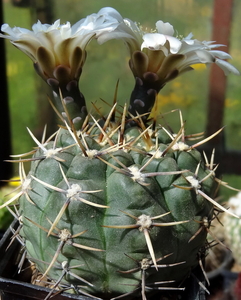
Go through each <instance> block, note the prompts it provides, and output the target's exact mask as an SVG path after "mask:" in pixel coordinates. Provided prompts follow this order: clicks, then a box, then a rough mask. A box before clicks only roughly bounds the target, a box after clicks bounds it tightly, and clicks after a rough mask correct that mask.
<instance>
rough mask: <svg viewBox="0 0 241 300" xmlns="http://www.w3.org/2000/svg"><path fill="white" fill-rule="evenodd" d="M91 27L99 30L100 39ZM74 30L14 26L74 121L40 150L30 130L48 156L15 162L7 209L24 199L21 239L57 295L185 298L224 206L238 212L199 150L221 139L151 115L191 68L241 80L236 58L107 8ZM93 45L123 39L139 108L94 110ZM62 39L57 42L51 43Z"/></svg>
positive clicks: (37, 153) (63, 112) (59, 107)
mask: <svg viewBox="0 0 241 300" xmlns="http://www.w3.org/2000/svg"><path fill="white" fill-rule="evenodd" d="M88 22H91V24H92V25H93V24H96V26H90V27H91V29H90V30H89V31H88V30H87V29H86V28H89V27H88V26H86V24H87V23H88ZM69 26H70V24H66V25H60V24H59V22H58V21H56V22H55V23H54V24H53V25H52V26H50V25H42V24H40V23H37V24H35V27H34V28H33V29H34V32H35V33H36V32H37V34H36V36H34V34H32V32H31V34H30V33H29V37H28V38H26V32H25V31H24V32H22V31H21V30H20V29H16V28H15V29H10V28H9V26H8V25H6V24H5V25H3V26H2V31H5V32H6V33H8V34H9V36H5V35H4V36H3V35H1V36H2V37H7V38H10V39H11V41H12V43H13V44H14V45H15V46H17V47H18V48H19V49H20V50H22V51H24V52H25V53H26V54H27V55H29V56H30V58H31V59H32V60H33V61H34V65H35V69H36V70H37V72H38V74H39V75H41V77H42V78H43V79H44V80H45V81H46V82H47V83H48V84H49V85H50V86H51V87H52V88H53V92H54V100H55V102H54V103H52V106H53V107H54V109H55V111H56V112H57V115H58V116H59V118H60V120H61V123H62V125H61V126H60V128H59V130H58V131H57V132H56V133H55V134H53V135H52V136H51V137H50V138H48V139H47V140H46V138H45V133H44V134H43V138H42V141H38V140H37V139H36V137H35V136H34V135H33V133H32V132H31V131H30V130H28V131H29V133H30V135H31V137H32V138H33V140H34V141H35V143H36V145H37V148H35V149H34V150H33V151H31V152H29V153H27V154H23V155H19V156H18V158H17V159H16V160H15V162H18V163H19V170H20V171H19V173H20V178H21V187H20V191H19V193H17V194H16V195H15V196H14V197H13V198H12V199H10V200H9V201H7V202H6V203H5V204H4V205H2V207H4V206H9V205H10V206H11V204H13V203H15V202H14V201H15V200H16V199H18V210H17V217H18V219H19V221H20V228H19V239H21V241H22V243H23V244H24V247H25V248H26V252H27V257H28V259H29V260H30V261H31V262H33V263H35V265H36V266H37V268H38V270H39V272H40V273H41V274H42V278H48V280H49V281H51V282H53V283H54V288H59V289H66V288H69V289H70V290H71V291H72V292H73V293H78V294H84V295H89V296H91V297H93V298H96V297H97V298H98V299H99V298H101V299H117V298H118V299H119V298H122V297H123V298H124V297H128V299H130V298H131V297H134V296H136V295H140V296H141V297H142V299H143V300H144V299H147V297H149V294H152V293H155V292H157V291H160V290H162V289H169V290H175V289H176V290H183V289H184V288H185V286H183V285H182V283H183V282H184V280H185V279H186V278H188V277H189V276H191V274H192V271H193V269H194V268H195V267H196V266H198V265H199V264H200V263H201V260H202V258H203V257H204V256H205V252H206V248H207V245H206V236H207V232H208V228H209V227H210V224H211V221H212V218H213V214H214V209H216V208H218V209H219V210H222V211H225V212H227V213H229V214H232V213H231V212H229V211H228V210H226V209H225V208H223V207H222V206H221V205H220V204H218V203H217V202H216V201H215V199H214V198H215V191H216V185H217V184H218V183H220V182H221V181H218V179H216V177H215V170H216V167H215V168H214V164H213V160H211V161H210V162H208V160H207V159H206V161H205V160H203V158H202V155H201V153H200V152H199V151H198V150H197V147H198V146H200V145H201V144H203V143H205V142H207V141H208V140H209V139H210V138H212V136H211V137H209V138H205V139H203V140H201V141H199V142H196V143H195V144H191V142H190V141H191V140H192V139H193V138H198V137H200V135H199V134H196V135H193V136H192V135H190V136H186V135H185V130H184V127H185V126H184V125H185V124H184V122H183V121H182V114H181V112H180V114H179V116H180V130H179V131H178V132H177V133H173V132H172V131H171V130H170V128H169V127H168V126H166V127H165V126H163V125H161V124H158V123H157V117H156V116H155V113H154V117H152V118H151V117H150V113H151V111H152V109H153V106H154V105H155V99H156V95H157V93H158V92H159V91H160V90H161V88H162V87H163V86H164V85H165V84H166V83H167V82H168V81H170V80H173V79H174V78H176V77H177V76H179V75H180V74H182V73H183V72H184V71H188V70H191V67H190V65H191V64H195V63H211V62H215V63H217V64H218V65H219V66H221V67H222V68H223V69H224V71H225V72H226V73H228V72H230V71H231V72H233V73H235V74H238V71H237V70H236V69H235V68H234V67H232V66H231V65H230V64H228V63H227V62H226V63H224V62H223V61H222V60H221V59H220V57H221V58H227V57H229V56H228V54H226V53H224V52H221V51H219V52H218V51H214V50H212V49H213V48H215V45H212V44H211V43H207V42H203V43H201V42H199V41H197V40H192V37H191V36H190V35H189V36H188V37H187V38H185V39H182V40H180V39H178V38H176V37H173V33H174V30H173V28H172V26H171V25H170V24H169V23H163V22H162V21H159V22H157V32H156V33H143V32H142V31H141V29H140V28H139V27H138V26H137V25H136V24H135V23H133V22H132V21H131V20H128V19H123V18H122V17H121V16H120V15H119V13H118V12H116V11H115V10H114V9H111V8H104V9H102V10H101V11H100V12H99V13H98V14H93V15H91V16H89V17H87V18H86V19H83V20H81V21H79V22H78V23H76V24H75V25H74V26H73V27H72V29H70V27H69ZM98 26H99V27H98ZM71 30H72V31H71ZM162 31H163V33H162ZM165 31H166V32H165ZM67 33H68V34H67ZM46 36H47V37H48V39H46ZM156 36H158V37H159V38H161V39H158V43H156V40H155V37H156ZM36 37H37V38H36ZM70 37H71V38H70ZM92 38H96V39H97V40H98V42H99V43H103V42H105V41H107V40H109V39H111V38H121V39H123V40H124V42H125V43H126V44H127V45H128V46H129V50H130V53H131V58H130V67H131V70H132V72H133V75H134V77H135V80H136V84H135V87H134V90H133V92H132V94H131V97H130V104H129V106H128V107H127V105H125V106H124V108H123V109H121V108H119V107H118V106H117V103H116V96H115V98H114V104H113V106H112V108H111V110H110V112H109V114H108V115H107V116H106V117H102V116H99V117H94V116H93V115H92V114H90V113H88V112H87V108H86V104H85V99H84V96H83V95H82V94H81V92H80V91H79V88H78V80H79V77H80V74H81V72H82V67H83V65H84V62H85V58H86V50H85V48H86V46H87V43H88V42H89V41H90V40H91V39H92ZM51 39H52V40H53V41H54V42H55V43H52V44H51V45H49V44H48V42H47V40H51ZM58 39H59V40H58ZM61 39H62V40H61ZM150 41H151V42H150ZM57 42H58V43H57ZM148 42H150V44H148ZM141 43H142V44H141ZM56 44H57V46H56ZM53 45H55V46H54V47H53ZM64 49H65V53H64V51H63V50H64ZM66 51H67V59H66ZM221 61H222V63H221ZM116 93H117V89H116ZM218 133H219V132H217V133H214V135H215V134H218ZM29 155H32V157H27V158H26V156H29ZM26 161H31V169H30V171H29V173H28V174H26V173H25V170H24V163H25V162H26ZM49 297H50V295H49Z"/></svg>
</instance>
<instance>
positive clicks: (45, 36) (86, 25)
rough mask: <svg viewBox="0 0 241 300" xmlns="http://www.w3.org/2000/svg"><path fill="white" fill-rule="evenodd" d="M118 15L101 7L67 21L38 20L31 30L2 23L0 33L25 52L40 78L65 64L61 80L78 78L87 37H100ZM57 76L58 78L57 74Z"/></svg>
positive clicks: (113, 23)
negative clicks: (95, 12)
mask: <svg viewBox="0 0 241 300" xmlns="http://www.w3.org/2000/svg"><path fill="white" fill-rule="evenodd" d="M117 17H118V15H117V14H116V12H115V10H113V9H112V8H108V7H107V8H103V9H101V10H100V11H99V12H98V13H97V14H92V15H89V16H87V17H86V18H84V19H81V20H80V21H78V22H77V23H76V24H74V25H73V26H72V27H71V24H70V23H69V22H67V23H66V24H62V25H61V24H60V20H57V21H55V22H54V24H52V25H49V24H42V23H41V22H40V21H38V22H37V23H36V24H34V25H33V27H32V31H31V30H28V29H25V28H20V27H14V28H11V27H10V26H9V25H8V24H3V25H2V27H1V30H2V32H4V33H6V34H7V35H3V34H0V37H3V38H7V39H10V40H11V42H12V44H13V45H15V46H16V47H17V48H19V49H20V50H21V51H23V52H24V53H25V54H27V55H28V56H29V57H30V58H31V59H32V60H33V62H34V63H35V64H36V66H37V71H38V73H39V74H40V75H41V76H42V77H43V78H44V79H48V78H56V75H57V74H55V69H56V67H58V66H63V67H65V68H66V72H65V73H66V74H65V77H66V78H65V80H67V81H70V80H71V79H78V78H79V76H80V73H81V68H82V66H83V64H84V61H85V59H86V53H85V48H86V45H87V44H88V43H89V42H90V40H91V39H93V38H97V39H100V40H101V39H104V37H105V35H106V34H108V33H109V32H111V31H113V30H114V29H116V27H117V26H118V25H119V22H118V20H117ZM59 79H60V78H59Z"/></svg>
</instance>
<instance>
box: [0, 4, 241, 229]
mask: <svg viewBox="0 0 241 300" xmlns="http://www.w3.org/2000/svg"><path fill="white" fill-rule="evenodd" d="M12 2H13V1H10V0H5V1H4V22H5V23H8V24H9V25H10V26H11V27H13V26H18V27H24V28H29V29H30V28H31V26H32V23H35V22H36V21H37V20H36V18H35V14H34V13H33V10H31V9H30V8H29V7H25V8H24V7H21V8H20V7H17V6H13V4H12ZM14 2H15V3H17V2H18V1H17V0H15V1H14ZM49 4H51V5H52V14H53V20H56V19H61V23H64V22H66V21H70V22H71V24H74V23H75V22H77V21H78V20H79V19H81V18H84V17H85V16H87V15H88V14H91V13H95V12H97V11H98V10H99V9H100V8H102V7H104V6H112V7H114V8H116V9H117V10H118V11H119V12H120V13H121V14H122V16H123V17H126V18H130V19H132V20H133V21H136V22H138V23H140V24H141V25H142V26H143V27H144V28H145V27H147V28H153V29H154V28H155V23H156V21H157V20H163V21H164V22H170V23H171V24H172V25H173V26H174V28H175V30H176V32H177V33H178V35H183V36H186V35H188V34H189V33H190V32H192V33H193V34H194V38H197V39H198V40H210V39H211V35H212V13H213V1H211V0H202V1H200V0H174V1H170V0H136V1H130V0H119V1H115V0H98V1H96V0H88V1H86V0H56V1H51V0H50V1H49ZM240 16H241V1H239V0H236V1H234V7H233V20H232V29H231V47H230V50H229V53H230V54H231V55H232V56H233V60H232V64H233V65H234V66H235V67H236V68H237V69H239V70H241V51H240V49H241V31H240ZM217 42H218V41H217ZM6 51H7V76H8V88H9V103H10V117H11V132H12V153H13V154H18V153H24V152H28V151H29V150H30V149H32V147H33V146H34V144H33V142H32V140H31V138H30V137H29V135H28V133H27V130H26V127H29V128H30V129H31V130H32V131H33V132H34V133H35V134H36V135H37V136H38V135H40V132H41V131H42V130H43V126H44V123H46V122H48V123H51V120H50V119H52V118H53V117H52V114H50V115H49V116H47V117H46V111H44V109H43V106H44V105H45V99H46V103H47V94H48V93H49V91H48V90H47V89H45V88H44V86H43V84H42V83H41V79H40V78H38V76H37V75H36V74H35V73H34V70H33V68H32V63H31V61H30V59H29V58H28V57H27V56H25V55H24V54H23V53H21V52H20V51H19V50H17V49H16V48H15V47H13V46H12V45H11V44H10V43H9V42H8V41H6ZM87 51H88V57H87V61H86V64H85V66H84V70H83V74H82V76H81V79H80V87H81V91H82V92H83V94H84V95H85V98H86V100H87V102H88V106H89V107H90V106H91V102H97V106H98V107H103V109H104V110H105V106H104V105H103V103H102V102H101V101H100V100H99V99H100V98H102V99H104V100H105V101H107V102H109V103H111V102H112V99H113V94H114V89H115V85H116V82H117V80H118V79H119V80H120V83H119V90H118V100H119V102H120V103H121V104H123V103H125V102H126V101H128V98H129V95H130V93H131V90H132V88H133V85H134V78H133V77H132V74H131V72H130V71H129V67H128V52H127V49H126V48H125V46H124V44H123V43H122V42H121V41H109V42H107V43H106V44H104V45H101V46H99V45H97V43H96V42H95V41H93V42H91V44H90V45H89V46H88V48H87ZM224 51H225V48H224ZM208 81H209V70H208V69H207V68H205V67H200V66H197V68H196V71H195V72H189V73H187V74H185V75H183V76H181V77H178V78H177V79H176V80H174V81H173V82H171V83H170V84H168V85H167V86H166V87H164V89H163V90H162V91H161V94H160V97H159V100H160V101H159V105H160V109H161V112H162V113H165V112H168V111H170V110H172V109H175V108H180V109H181V110H182V112H183V116H184V119H185V120H186V121H187V134H190V133H195V132H201V131H204V130H205V125H206V122H207V113H206V111H207V98H208V97H207V96H208ZM41 89H42V90H41ZM240 90H241V89H240V77H238V76H234V75H230V76H229V77H228V87H227V94H226V102H225V118H224V125H226V128H225V139H226V146H227V147H228V148H231V149H236V150H241V143H240V140H241V122H240V113H241V95H240ZM41 93H42V96H41V97H40V95H39V94H41ZM39 98H41V99H39ZM42 101H43V102H42ZM172 115H173V117H170V124H173V126H174V128H175V126H178V125H179V121H178V115H177V114H172ZM52 121H53V120H52ZM214 121H215V120H214ZM176 128H178V127H176ZM237 163H241V162H237ZM17 173H18V170H17V168H16V170H15V172H14V175H17ZM223 180H225V181H229V182H230V184H231V185H234V186H235V187H239V188H241V176H236V175H225V176H224V177H223ZM220 194H221V196H223V198H224V199H227V198H228V197H229V196H230V195H233V194H235V192H234V191H230V190H227V189H221V193H220ZM0 213H1V212H0ZM0 219H1V215H0ZM0 227H1V225H0Z"/></svg>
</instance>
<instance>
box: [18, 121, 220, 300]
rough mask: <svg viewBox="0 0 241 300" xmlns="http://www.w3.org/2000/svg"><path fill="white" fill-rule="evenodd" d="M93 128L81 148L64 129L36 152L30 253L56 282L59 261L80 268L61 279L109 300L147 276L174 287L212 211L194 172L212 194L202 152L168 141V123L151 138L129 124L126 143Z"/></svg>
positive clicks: (25, 231)
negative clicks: (197, 186)
mask: <svg viewBox="0 0 241 300" xmlns="http://www.w3.org/2000/svg"><path fill="white" fill-rule="evenodd" d="M93 132H95V133H92V132H90V133H88V134H86V133H85V134H83V135H82V137H80V138H78V137H77V139H79V142H78V143H77V144H76V140H75V139H76V138H75V139H73V138H72V136H71V134H70V133H69V132H68V130H64V129H61V130H60V131H59V132H58V134H57V136H56V138H55V142H49V143H48V144H47V145H44V147H45V150H43V149H41V148H40V149H38V150H37V151H36V153H35V154H34V157H33V161H32V166H31V171H30V173H29V175H28V176H27V177H26V179H25V181H27V182H28V183H29V185H28V192H27V195H28V196H27V197H26V195H23V196H22V197H21V198H20V213H21V215H22V216H23V225H22V229H21V234H22V236H23V237H24V238H25V240H26V248H27V251H28V254H29V257H31V258H32V259H33V260H34V261H36V263H37V265H38V268H39V270H40V271H41V272H42V273H45V272H46V270H47V275H48V276H49V277H50V278H52V279H54V280H58V278H59V277H60V276H61V273H62V269H61V267H60V266H61V264H62V263H64V262H67V263H68V266H69V267H70V268H71V267H74V266H77V267H74V268H73V269H71V272H72V273H74V274H75V275H77V276H78V277H77V278H76V277H73V276H70V275H67V276H65V278H63V283H68V284H70V283H73V284H80V285H81V286H82V287H81V288H82V290H83V291H85V292H87V293H90V294H91V295H96V296H99V297H102V295H104V297H107V299H109V298H111V297H113V296H117V295H121V294H126V293H129V292H132V291H134V290H136V289H137V290H138V289H139V290H140V289H141V286H142V283H143V280H144V281H145V286H147V287H148V286H149V287H150V288H151V289H152V288H153V285H154V283H155V282H161V281H164V282H165V281H166V282H167V283H166V285H167V286H170V285H171V286H172V285H174V286H176V287H177V286H178V284H179V283H181V282H182V280H183V279H185V278H186V277H188V276H189V275H190V273H191V271H192V269H193V268H194V267H195V266H197V264H198V262H199V254H200V251H201V250H202V248H203V246H204V244H205V240H206V234H207V231H206V230H205V229H203V230H200V232H199V233H198V234H197V235H196V233H197V232H198V231H199V229H200V228H202V227H203V219H204V218H208V219H209V220H210V218H211V217H212V210H213V205H212V204H211V203H210V202H209V201H208V200H207V199H205V198H204V197H203V196H201V195H200V194H199V193H197V192H196V191H195V189H194V188H193V187H192V186H191V183H190V178H193V179H195V178H198V179H197V180H201V179H202V178H205V177H207V179H206V180H205V181H204V182H203V183H201V184H200V189H201V190H202V191H203V192H204V193H205V194H208V195H211V194H212V190H213V184H214V181H213V175H212V174H210V172H211V171H210V170H209V169H207V168H206V167H205V166H204V164H203V163H200V160H201V155H200V153H199V152H198V151H197V150H196V149H191V148H190V147H189V146H187V145H186V150H175V145H174V147H173V146H172V147H169V145H170V144H171V143H172V139H171V138H170V137H169V136H168V134H167V133H166V132H165V131H164V130H163V129H161V130H160V132H161V134H158V132H153V133H152V134H153V136H154V135H155V137H154V138H151V137H150V135H151V134H150V133H149V134H150V135H149V134H148V136H149V137H148V138H147V137H145V138H144V137H143V136H142V135H143V133H142V134H141V132H142V130H141V129H138V128H135V127H134V128H131V129H127V132H126V133H125V134H124V138H123V142H122V144H120V143H117V142H116V137H114V138H113V139H111V138H107V137H105V138H103V139H102V140H101V141H100V136H101V135H102V133H99V134H97V133H96V131H94V130H93ZM137 133H138V134H137ZM169 134H170V135H171V133H169ZM138 135H139V137H138ZM135 140H137V141H136V143H133V141H135ZM79 144H81V145H83V146H84V149H81V148H82V147H80V146H79ZM177 144H178V143H177ZM160 149H162V151H161V150H160ZM197 169H198V174H195V172H196V170H197ZM208 175H210V176H208ZM28 198H30V199H31V201H29V200H28ZM48 232H49V233H48ZM195 235H196V236H195ZM101 250H102V251H101ZM40 261H43V262H42V263H41V262H40ZM165 265H166V266H165ZM49 266H51V267H49ZM143 273H144V274H143ZM79 277H81V278H82V279H83V282H81V280H80V279H79ZM168 281H170V282H168ZM86 282H88V283H91V284H93V286H91V285H90V284H88V283H86ZM164 284H165V283H164Z"/></svg>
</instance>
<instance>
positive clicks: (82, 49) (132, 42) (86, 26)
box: [0, 7, 239, 90]
mask: <svg viewBox="0 0 241 300" xmlns="http://www.w3.org/2000/svg"><path fill="white" fill-rule="evenodd" d="M1 30H2V32H4V33H6V34H7V35H6V34H1V35H0V37H4V38H7V39H10V40H11V42H12V43H13V44H14V45H15V46H16V47H17V48H19V49H20V50H21V51H23V52H24V53H26V54H27V55H28V56H29V57H30V58H31V59H32V60H33V62H34V64H35V65H36V67H37V71H38V73H39V74H40V75H41V76H42V77H43V78H44V79H45V80H46V81H47V80H48V79H49V78H55V79H57V80H63V81H64V82H68V81H71V80H73V79H75V80H78V79H79V76H80V74H81V70H82V67H83V64H84V62H85V59H86V46H87V45H88V43H89V42H90V41H91V40H92V39H97V41H98V43H99V44H102V43H104V42H106V41H108V40H111V39H122V40H123V41H124V42H125V44H126V45H127V46H128V48H129V50H130V56H131V59H130V67H131V69H132V72H133V74H134V76H135V77H138V78H141V79H142V80H144V81H145V78H146V77H148V76H147V74H149V73H150V72H151V73H152V74H155V75H156V78H155V80H154V81H155V82H158V84H157V90H158V89H159V88H161V87H162V86H163V85H164V84H165V83H166V82H168V81H170V80H172V79H173V78H175V77H177V76H178V75H180V74H182V73H184V72H185V71H189V70H191V69H192V68H191V65H193V64H199V63H202V64H206V65H208V64H211V63H216V64H217V65H218V66H219V67H220V68H222V69H223V71H224V72H225V74H226V75H227V74H229V73H230V72H232V73H234V74H236V75H238V74H239V71H238V70H237V69H236V68H235V67H233V66H232V65H231V64H230V63H228V62H226V61H225V60H224V59H229V58H231V57H230V55H229V54H227V53H225V52H223V51H218V50H215V48H217V47H219V46H221V45H218V44H214V43H213V42H200V41H198V40H196V39H192V34H189V35H188V36H187V37H185V38H183V39H179V38H177V37H175V36H174V33H175V32H174V29H173V26H172V25H171V24H169V23H164V22H162V21H158V22H157V23H156V31H155V32H151V33H147V32H144V31H143V30H142V29H141V27H139V26H138V25H137V24H136V23H134V22H133V21H131V20H129V19H123V18H122V16H121V15H120V14H119V13H118V12H117V11H116V10H115V9H113V8H110V7H105V8H102V9H101V10H100V11H99V12H98V13H96V14H91V15H89V16H87V17H86V18H84V19H81V20H80V21H78V22H77V23H76V24H74V25H73V26H72V27H71V25H70V23H69V22H67V23H66V24H63V25H61V24H60V21H59V20H57V21H55V22H54V24H53V25H48V24H41V22H40V21H38V22H37V23H36V24H34V25H33V27H32V31H30V30H27V29H23V28H19V27H14V28H11V27H9V25H8V24H3V25H2V28H1ZM58 66H65V68H67V69H66V70H68V71H66V72H65V75H64V76H63V78H58V77H60V75H59V74H58V72H56V67H58Z"/></svg>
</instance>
